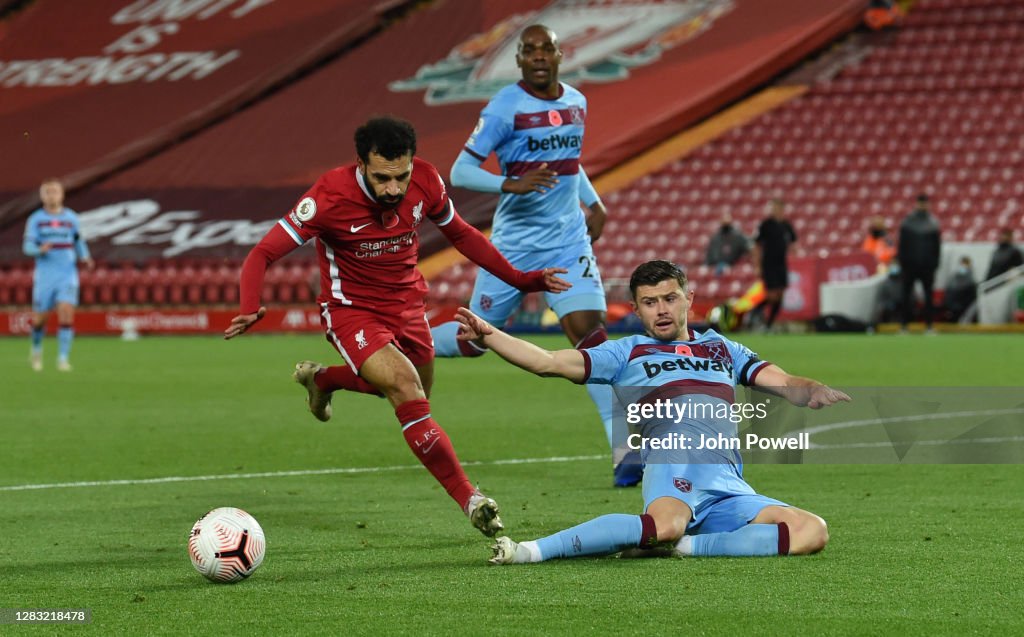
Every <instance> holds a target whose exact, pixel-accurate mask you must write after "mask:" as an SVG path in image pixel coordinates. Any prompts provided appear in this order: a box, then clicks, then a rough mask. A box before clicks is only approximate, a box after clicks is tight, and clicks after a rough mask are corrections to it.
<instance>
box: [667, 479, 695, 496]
mask: <svg viewBox="0 0 1024 637" xmlns="http://www.w3.org/2000/svg"><path fill="white" fill-rule="evenodd" d="M672 485H673V486H675V488H677V489H679V490H680V491H682V492H683V493H689V492H690V491H693V485H692V484H690V481H689V480H687V479H686V478H672Z"/></svg>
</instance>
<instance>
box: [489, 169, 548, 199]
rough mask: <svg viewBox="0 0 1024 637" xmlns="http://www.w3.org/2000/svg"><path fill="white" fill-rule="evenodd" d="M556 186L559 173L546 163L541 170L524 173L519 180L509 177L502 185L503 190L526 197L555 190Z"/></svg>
mask: <svg viewBox="0 0 1024 637" xmlns="http://www.w3.org/2000/svg"><path fill="white" fill-rule="evenodd" d="M556 184H558V173H556V172H555V171H553V170H549V169H548V163H547V162H544V163H543V164H541V165H540V167H539V168H534V169H533V170H529V171H527V172H525V173H523V174H522V175H520V176H519V178H518V179H514V178H512V177H509V178H508V179H506V180H505V181H504V182H503V183H502V184H501V190H502V192H507V193H511V194H513V195H525V194H527V193H530V192H539V193H541V194H543V193H545V192H547V191H549V190H551V189H552V188H554V187H555V185H556Z"/></svg>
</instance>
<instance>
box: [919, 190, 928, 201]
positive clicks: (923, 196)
mask: <svg viewBox="0 0 1024 637" xmlns="http://www.w3.org/2000/svg"><path fill="white" fill-rule="evenodd" d="M917 203H928V193H926V192H922V193H918V195H917Z"/></svg>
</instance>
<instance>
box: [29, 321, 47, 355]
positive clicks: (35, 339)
mask: <svg viewBox="0 0 1024 637" xmlns="http://www.w3.org/2000/svg"><path fill="white" fill-rule="evenodd" d="M45 334H46V326H45V325H43V326H41V327H36V326H34V325H33V326H32V351H33V352H41V351H43V336H44V335H45Z"/></svg>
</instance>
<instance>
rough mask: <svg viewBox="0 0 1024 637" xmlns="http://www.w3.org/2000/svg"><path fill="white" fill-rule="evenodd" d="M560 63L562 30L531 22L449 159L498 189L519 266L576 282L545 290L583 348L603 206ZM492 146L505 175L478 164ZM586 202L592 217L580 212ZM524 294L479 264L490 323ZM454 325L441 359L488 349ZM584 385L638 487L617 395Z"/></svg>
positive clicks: (498, 224)
mask: <svg viewBox="0 0 1024 637" xmlns="http://www.w3.org/2000/svg"><path fill="white" fill-rule="evenodd" d="M561 61H562V50H561V48H560V47H559V43H558V37H557V36H556V35H555V33H554V32H553V31H552V30H551V29H549V28H547V27H545V26H542V25H536V24H535V25H532V26H529V27H527V28H526V29H525V30H523V32H522V34H521V35H520V38H519V47H518V51H517V53H516V64H517V65H518V66H519V69H520V70H521V71H522V78H523V79H522V80H520V81H519V82H516V83H515V84H510V85H509V86H506V87H505V88H503V89H502V90H500V91H498V93H497V94H496V95H495V96H494V97H493V98H491V101H490V102H489V103H488V104H487V106H485V107H484V109H483V112H482V113H481V115H480V119H479V121H478V122H477V124H476V128H475V129H473V133H472V134H471V135H470V137H469V140H468V141H467V142H466V146H465V148H464V149H463V151H462V153H460V154H459V156H458V158H457V159H456V160H455V164H454V165H453V166H452V173H451V181H452V184H453V185H455V186H460V187H464V188H470V189H472V190H478V191H481V192H490V193H500V194H501V198H500V199H499V201H498V209H497V211H496V212H495V214H494V224H493V232H492V234H491V241H492V242H493V243H494V245H495V246H496V247H497V248H498V250H500V251H501V253H502V254H503V255H505V256H506V257H507V258H508V259H509V261H510V262H512V264H513V265H515V266H516V267H518V268H521V269H533V268H536V267H541V264H544V265H549V264H550V265H557V266H560V267H563V268H566V269H567V270H568V271H569V274H568V277H567V278H568V279H569V280H570V281H571V282H572V284H573V287H572V289H571V290H570V291H569V292H567V293H565V294H560V295H559V296H558V297H553V296H551V295H548V296H547V298H546V301H547V303H548V305H549V306H550V307H551V309H552V310H553V311H554V312H555V314H556V315H557V316H558V319H559V321H560V323H561V326H562V331H563V332H564V333H565V335H566V337H568V339H569V342H571V343H572V344H573V346H575V347H576V348H578V349H585V348H587V347H593V346H594V345H598V344H600V343H603V342H604V341H606V340H608V333H607V331H606V329H605V312H606V310H607V305H606V303H605V296H604V287H603V285H602V284H601V273H600V271H599V269H598V267H597V259H596V258H595V257H594V252H593V250H592V249H591V246H590V244H591V242H592V241H597V240H598V239H599V238H600V237H601V232H602V229H603V228H604V223H605V217H606V210H605V207H604V204H603V203H602V202H601V199H600V198H599V197H598V195H597V192H596V191H595V190H594V187H593V185H591V183H590V180H589V179H588V178H587V174H586V173H585V172H584V170H583V166H582V165H580V154H581V152H582V147H583V132H584V125H585V123H586V117H587V100H586V98H585V97H584V96H583V94H582V93H580V92H579V91H578V90H576V89H575V88H573V87H571V86H569V85H567V84H565V83H562V82H559V81H558V67H559V64H560V63H561ZM492 152H493V153H495V154H496V155H497V157H498V163H499V164H500V166H501V172H502V174H500V175H495V174H493V173H491V172H489V171H487V170H485V169H484V168H482V167H481V165H482V164H483V162H484V161H485V160H486V159H487V157H488V156H489V155H490V154H491V153H492ZM580 201H582V202H583V203H584V204H585V205H586V206H587V208H588V209H589V211H590V215H589V216H584V214H583V212H582V210H581V209H580ZM588 235H589V236H588ZM522 299H523V293H522V292H521V291H519V290H517V289H515V288H514V287H512V286H509V285H507V284H506V283H504V282H502V281H500V280H499V279H498V278H497V277H495V276H494V275H493V274H490V273H488V272H483V271H481V272H480V273H479V274H478V275H477V279H476V284H475V285H474V286H473V296H472V299H471V300H470V307H471V308H472V309H473V311H474V312H476V313H477V314H479V315H480V316H483V317H484V318H485V319H487V320H488V321H490V322H491V323H493V324H495V325H504V324H505V321H506V320H507V319H508V318H509V316H511V315H512V313H513V312H514V311H515V310H516V309H517V308H518V307H519V305H520V303H521V302H522ZM458 327H459V326H458V323H456V322H454V321H452V322H449V323H445V324H443V325H440V326H438V327H436V328H434V343H435V344H436V346H437V354H438V356H480V355H481V354H483V353H484V352H483V350H481V349H479V348H477V347H476V346H475V345H473V344H472V343H470V342H467V341H460V340H458V339H457V338H456V334H457V332H458ZM587 390H588V392H589V393H590V397H591V399H592V400H593V401H594V404H595V405H596V406H597V410H598V413H599V415H600V417H601V421H602V422H603V424H604V428H605V433H606V435H607V437H608V443H609V445H610V446H611V447H612V453H613V463H614V473H615V485H616V486H633V485H635V484H637V483H638V482H639V481H640V471H641V466H640V465H639V464H638V463H637V462H636V458H635V454H634V456H633V457H631V458H626V457H625V451H623V450H621V449H622V447H623V445H622V444H617V443H616V441H614V440H613V439H612V434H613V428H612V424H611V414H612V394H611V392H610V391H609V390H608V388H607V387H588V388H587ZM620 442H621V441H620ZM617 448H618V450H617Z"/></svg>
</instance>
